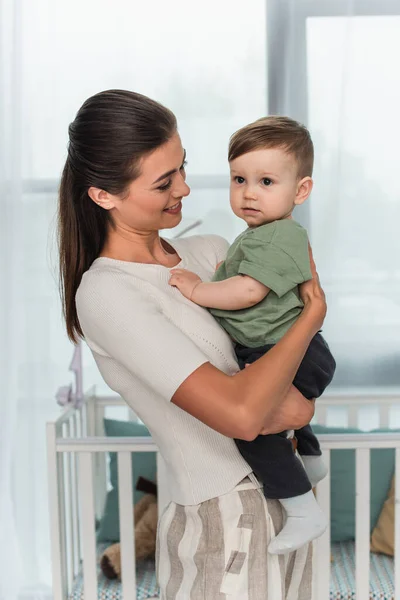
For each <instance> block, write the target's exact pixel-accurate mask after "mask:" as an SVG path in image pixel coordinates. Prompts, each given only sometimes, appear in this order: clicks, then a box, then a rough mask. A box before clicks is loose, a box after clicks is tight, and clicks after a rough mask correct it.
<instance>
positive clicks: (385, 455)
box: [312, 425, 399, 542]
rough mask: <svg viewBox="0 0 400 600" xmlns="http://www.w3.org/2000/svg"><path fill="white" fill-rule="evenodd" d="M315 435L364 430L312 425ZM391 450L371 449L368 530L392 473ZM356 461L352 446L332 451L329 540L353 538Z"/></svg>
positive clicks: (385, 492) (371, 527) (386, 431)
mask: <svg viewBox="0 0 400 600" xmlns="http://www.w3.org/2000/svg"><path fill="white" fill-rule="evenodd" d="M312 427H313V431H314V433H315V434H316V435H319V434H323V433H341V434H350V433H365V432H363V431H361V430H360V429H355V428H341V427H325V426H323V425H313V426H312ZM397 432H399V430H394V429H375V430H374V431H371V432H368V433H397ZM394 466H395V454H394V450H390V449H386V448H385V449H382V450H371V490H370V501H371V519H370V530H371V532H372V530H373V528H374V527H375V525H376V522H377V521H378V518H379V515H380V513H381V510H382V507H383V504H384V502H385V500H386V497H387V494H388V491H389V488H390V483H391V480H392V477H393V473H394ZM355 501H356V464H355V451H354V450H332V451H331V540H332V542H345V541H347V540H354V539H355V531H356V518H355Z"/></svg>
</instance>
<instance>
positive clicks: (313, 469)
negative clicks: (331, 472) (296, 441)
mask: <svg viewBox="0 0 400 600" xmlns="http://www.w3.org/2000/svg"><path fill="white" fill-rule="evenodd" d="M301 460H302V461H303V465H304V469H305V471H306V473H307V476H308V479H309V480H310V482H311V485H312V486H313V487H315V486H316V485H317V483H318V482H319V481H321V479H323V478H324V477H326V476H327V475H328V468H327V466H326V464H325V463H324V461H323V459H322V456H302V457H301Z"/></svg>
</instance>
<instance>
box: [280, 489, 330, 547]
mask: <svg viewBox="0 0 400 600" xmlns="http://www.w3.org/2000/svg"><path fill="white" fill-rule="evenodd" d="M279 502H280V503H281V504H282V506H283V508H284V509H285V511H286V514H287V520H286V524H285V526H284V528H283V529H282V531H281V532H280V533H279V534H278V535H277V536H276V538H274V539H273V540H272V541H271V542H270V544H269V546H268V552H269V553H270V554H287V553H288V552H293V551H294V550H297V549H298V548H301V546H304V545H305V544H308V543H309V542H311V540H314V539H316V538H318V537H319V536H320V535H322V534H323V533H324V531H325V529H326V527H327V525H328V522H327V519H326V517H325V515H324V513H323V512H322V510H321V509H320V507H319V505H318V503H317V501H316V499H315V496H314V494H313V492H312V491H309V492H307V493H306V494H303V495H302V496H295V497H294V498H285V499H283V500H279Z"/></svg>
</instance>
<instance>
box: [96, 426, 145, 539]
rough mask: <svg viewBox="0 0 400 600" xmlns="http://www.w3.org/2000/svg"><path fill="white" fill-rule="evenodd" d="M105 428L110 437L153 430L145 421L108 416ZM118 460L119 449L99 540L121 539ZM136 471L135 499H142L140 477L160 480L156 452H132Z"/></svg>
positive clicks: (112, 460)
mask: <svg viewBox="0 0 400 600" xmlns="http://www.w3.org/2000/svg"><path fill="white" fill-rule="evenodd" d="M104 429H105V433H106V435H108V436H112V437H145V436H146V437H147V436H149V435H150V434H149V431H148V429H147V427H146V426H145V425H143V424H142V423H135V422H134V421H116V420H113V419H104ZM117 461H118V459H117V453H116V452H110V482H111V485H112V489H111V490H110V491H109V492H108V494H107V497H106V502H105V507H104V513H103V516H102V518H101V520H100V525H99V529H98V532H97V541H98V542H118V541H119V539H120V534H119V505H118V462H117ZM132 470H133V476H134V479H133V490H134V492H133V496H134V502H135V504H136V502H137V501H138V500H140V498H141V497H142V496H143V492H138V491H137V490H136V489H135V488H136V483H137V480H138V478H139V477H140V476H141V477H145V478H146V479H149V480H150V481H154V482H156V470H157V466H156V453H155V452H136V453H132Z"/></svg>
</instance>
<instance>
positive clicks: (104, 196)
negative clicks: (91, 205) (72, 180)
mask: <svg viewBox="0 0 400 600" xmlns="http://www.w3.org/2000/svg"><path fill="white" fill-rule="evenodd" d="M88 196H89V198H91V200H93V202H95V203H96V204H98V205H99V206H100V207H101V208H104V209H105V210H110V209H111V208H114V207H115V202H114V197H113V196H112V195H111V194H109V193H108V192H106V191H105V190H102V189H100V188H96V187H90V188H89V189H88Z"/></svg>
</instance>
